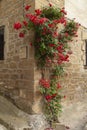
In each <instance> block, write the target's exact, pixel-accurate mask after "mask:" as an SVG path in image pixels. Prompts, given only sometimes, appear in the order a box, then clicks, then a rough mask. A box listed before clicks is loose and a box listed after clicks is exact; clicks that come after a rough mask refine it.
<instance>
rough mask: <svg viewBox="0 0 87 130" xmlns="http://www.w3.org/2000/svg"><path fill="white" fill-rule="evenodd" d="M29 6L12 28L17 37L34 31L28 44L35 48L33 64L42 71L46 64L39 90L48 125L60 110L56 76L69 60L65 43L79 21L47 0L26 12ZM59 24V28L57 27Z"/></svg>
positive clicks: (68, 40)
mask: <svg viewBox="0 0 87 130" xmlns="http://www.w3.org/2000/svg"><path fill="white" fill-rule="evenodd" d="M30 8H31V5H27V6H25V11H26V13H25V17H24V18H25V19H24V21H22V22H16V23H15V24H14V29H16V30H19V37H21V38H24V36H25V34H26V33H28V32H29V30H34V31H35V41H34V42H33V43H30V45H31V46H34V48H35V58H36V60H37V66H38V67H39V68H40V69H41V70H42V71H43V70H44V68H45V67H48V68H49V67H50V69H51V70H50V71H51V73H50V76H49V79H45V76H44V72H43V73H42V74H43V76H42V78H41V79H40V81H39V87H40V92H41V94H42V96H43V100H44V108H45V109H44V111H45V114H46V117H47V120H48V121H49V123H50V125H52V123H53V122H57V120H58V119H57V116H58V114H59V112H60V111H61V99H62V98H66V96H63V95H61V93H60V90H61V88H62V86H61V85H60V83H59V79H58V77H60V76H62V75H63V73H64V69H63V67H64V63H66V62H69V56H70V55H71V54H72V51H71V49H70V47H69V42H70V43H71V41H72V40H73V37H77V36H78V35H77V30H78V28H79V26H80V25H79V24H78V23H75V22H74V20H71V21H68V20H67V19H66V14H67V13H66V11H65V9H64V8H62V9H60V8H57V7H54V6H53V5H52V4H50V3H49V5H48V6H47V7H43V8H42V9H36V10H35V12H34V13H30V12H29V11H30ZM60 26H61V28H60Z"/></svg>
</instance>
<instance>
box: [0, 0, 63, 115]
mask: <svg viewBox="0 0 87 130" xmlns="http://www.w3.org/2000/svg"><path fill="white" fill-rule="evenodd" d="M49 2H50V3H52V4H54V5H56V6H57V5H58V6H59V7H63V5H64V3H63V1H62V2H61V0H60V1H58V0H42V1H41V0H33V1H32V0H16V1H15V0H1V1H0V26H3V25H4V26H5V32H4V40H5V47H4V60H1V61H0V93H1V95H3V96H5V97H6V98H8V99H10V100H11V101H12V102H13V103H14V104H16V105H17V106H18V107H19V108H21V109H23V110H24V111H27V112H28V113H33V112H36V113H38V112H41V111H40V106H41V102H40V100H41V95H40V93H39V91H38V88H37V86H38V80H39V79H40V77H41V73H40V71H39V70H37V67H36V64H35V59H34V49H33V48H32V47H30V45H29V43H30V42H33V39H34V32H29V34H28V35H27V36H26V37H25V38H24V39H20V38H19V37H18V32H16V31H15V30H14V28H13V24H14V23H15V22H17V21H20V19H21V20H23V16H24V14H25V11H24V8H23V7H24V6H25V5H26V4H29V5H31V6H32V8H31V9H30V11H31V12H33V11H34V9H36V8H41V7H42V6H44V5H47V4H49Z"/></svg>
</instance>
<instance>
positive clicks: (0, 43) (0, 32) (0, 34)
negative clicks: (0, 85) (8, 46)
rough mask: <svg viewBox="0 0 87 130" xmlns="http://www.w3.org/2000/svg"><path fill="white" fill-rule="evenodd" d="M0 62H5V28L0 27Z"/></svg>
mask: <svg viewBox="0 0 87 130" xmlns="http://www.w3.org/2000/svg"><path fill="white" fill-rule="evenodd" d="M0 60H4V27H0Z"/></svg>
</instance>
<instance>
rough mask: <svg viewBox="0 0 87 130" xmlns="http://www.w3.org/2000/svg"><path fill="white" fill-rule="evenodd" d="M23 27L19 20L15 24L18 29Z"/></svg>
mask: <svg viewBox="0 0 87 130" xmlns="http://www.w3.org/2000/svg"><path fill="white" fill-rule="evenodd" d="M21 27H22V25H21V23H20V22H17V23H15V24H14V29H16V30H18V29H20V28H21Z"/></svg>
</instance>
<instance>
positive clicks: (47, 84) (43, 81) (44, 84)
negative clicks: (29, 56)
mask: <svg viewBox="0 0 87 130" xmlns="http://www.w3.org/2000/svg"><path fill="white" fill-rule="evenodd" d="M40 85H41V86H42V87H44V88H49V87H50V81H49V80H46V79H41V80H40Z"/></svg>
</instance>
